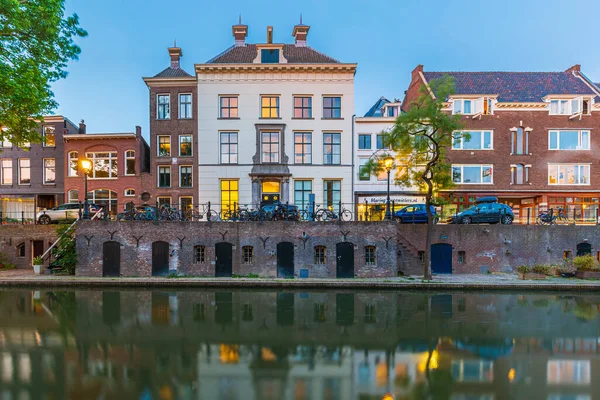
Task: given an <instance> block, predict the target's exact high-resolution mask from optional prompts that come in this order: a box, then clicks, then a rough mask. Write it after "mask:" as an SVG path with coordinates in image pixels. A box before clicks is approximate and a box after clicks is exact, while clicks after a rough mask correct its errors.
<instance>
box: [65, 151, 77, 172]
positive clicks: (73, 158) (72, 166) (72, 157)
mask: <svg viewBox="0 0 600 400" xmlns="http://www.w3.org/2000/svg"><path fill="white" fill-rule="evenodd" d="M78 162H79V154H78V153H77V152H76V151H71V152H70V153H69V167H68V168H69V176H77V172H78V170H79V164H78Z"/></svg>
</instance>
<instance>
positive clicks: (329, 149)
mask: <svg viewBox="0 0 600 400" xmlns="http://www.w3.org/2000/svg"><path fill="white" fill-rule="evenodd" d="M341 142H342V135H341V134H340V133H324V134H323V164H328V165H339V164H341V163H342V144H341Z"/></svg>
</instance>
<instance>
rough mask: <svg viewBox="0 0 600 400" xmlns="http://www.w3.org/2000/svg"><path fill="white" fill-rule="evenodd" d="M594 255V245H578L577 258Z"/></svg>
mask: <svg viewBox="0 0 600 400" xmlns="http://www.w3.org/2000/svg"><path fill="white" fill-rule="evenodd" d="M590 254H592V245H591V244H589V243H585V242H583V243H579V244H578V245H577V257H579V256H587V255H590Z"/></svg>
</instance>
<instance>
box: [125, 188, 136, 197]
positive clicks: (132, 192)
mask: <svg viewBox="0 0 600 400" xmlns="http://www.w3.org/2000/svg"><path fill="white" fill-rule="evenodd" d="M123 194H124V195H125V196H126V197H133V196H135V189H125V192H124V193H123Z"/></svg>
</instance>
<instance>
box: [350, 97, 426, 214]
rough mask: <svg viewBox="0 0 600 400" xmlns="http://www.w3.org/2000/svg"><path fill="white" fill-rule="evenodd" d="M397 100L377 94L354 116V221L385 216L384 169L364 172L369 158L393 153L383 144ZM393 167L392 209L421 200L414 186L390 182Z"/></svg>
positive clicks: (395, 110) (378, 158)
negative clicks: (370, 104) (368, 107)
mask: <svg viewBox="0 0 600 400" xmlns="http://www.w3.org/2000/svg"><path fill="white" fill-rule="evenodd" d="M400 106H401V103H400V100H398V99H394V101H390V100H388V99H386V98H385V97H381V98H380V99H379V100H377V102H376V103H375V104H373V106H372V107H371V108H370V109H369V111H367V113H366V114H365V115H364V116H363V117H356V118H355V119H354V149H355V154H354V165H355V166H356V169H355V172H354V173H355V181H354V202H355V203H356V207H355V212H356V215H357V218H356V219H357V220H359V221H364V220H370V221H378V220H383V219H384V218H385V203H386V200H387V179H388V176H387V172H386V171H382V172H381V173H379V174H378V175H377V176H374V175H370V174H369V173H368V172H366V171H365V165H366V164H367V162H368V161H369V160H370V159H374V160H376V161H377V160H379V162H382V158H383V157H385V156H386V155H388V154H389V155H394V154H393V152H391V151H390V150H389V149H387V148H385V146H384V140H383V137H384V132H387V131H389V130H390V129H391V128H392V127H393V126H394V123H395V122H396V118H397V117H398V115H399V113H400V109H401V107H400ZM395 172H396V170H395V169H392V170H391V171H390V181H391V182H390V201H391V202H393V204H391V205H390V207H392V206H393V208H395V209H396V210H397V209H399V208H401V207H403V206H406V205H410V204H417V203H424V202H425V196H424V195H423V194H421V193H419V190H418V188H405V187H401V186H397V185H395V184H394V175H395Z"/></svg>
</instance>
